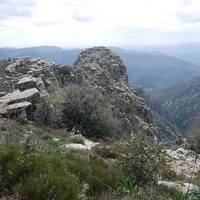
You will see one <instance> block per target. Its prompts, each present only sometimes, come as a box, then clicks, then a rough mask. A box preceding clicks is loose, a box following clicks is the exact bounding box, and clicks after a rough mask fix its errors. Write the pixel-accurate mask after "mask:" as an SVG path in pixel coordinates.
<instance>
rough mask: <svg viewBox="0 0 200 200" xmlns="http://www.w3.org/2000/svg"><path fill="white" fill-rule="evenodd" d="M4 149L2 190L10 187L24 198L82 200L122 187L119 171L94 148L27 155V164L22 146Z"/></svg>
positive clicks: (1, 155)
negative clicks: (120, 185)
mask: <svg viewBox="0 0 200 200" xmlns="http://www.w3.org/2000/svg"><path fill="white" fill-rule="evenodd" d="M0 150H1V151H0V194H1V192H3V190H7V191H9V193H10V194H12V195H17V196H18V197H19V198H20V199H35V200H36V199H75V200H76V199H77V200H78V199H80V197H86V196H87V197H89V196H93V195H95V194H97V193H101V192H102V191H105V190H107V189H109V188H113V189H117V188H118V187H119V185H118V180H119V177H118V174H117V171H116V170H115V169H114V168H111V167H110V165H109V164H108V162H107V161H106V160H104V159H103V158H101V157H99V156H98V155H96V154H94V153H92V152H87V151H86V152H84V151H66V152H65V153H63V154H61V155H60V154H51V153H42V152H40V153H37V157H35V158H36V159H35V158H34V159H33V157H32V156H27V158H26V159H27V160H25V163H26V165H22V161H23V160H24V156H23V150H22V148H19V147H14V146H10V147H8V146H7V147H6V148H5V147H1V149H0ZM34 153H36V152H34ZM28 155H32V151H31V153H30V154H29V153H28Z"/></svg>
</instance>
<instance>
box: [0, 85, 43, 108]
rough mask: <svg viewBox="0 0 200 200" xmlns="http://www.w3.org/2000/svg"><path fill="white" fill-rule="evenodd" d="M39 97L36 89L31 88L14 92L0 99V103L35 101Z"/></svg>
mask: <svg viewBox="0 0 200 200" xmlns="http://www.w3.org/2000/svg"><path fill="white" fill-rule="evenodd" d="M39 97H40V93H39V91H38V89H36V88H31V89H27V90H24V91H19V90H15V91H14V92H12V93H8V94H7V95H5V96H3V97H1V98H0V103H7V104H13V103H18V102H23V101H30V102H32V101H36V100H37V99H38V98H39Z"/></svg>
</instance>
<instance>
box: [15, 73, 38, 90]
mask: <svg viewBox="0 0 200 200" xmlns="http://www.w3.org/2000/svg"><path fill="white" fill-rule="evenodd" d="M36 87H37V83H36V79H35V78H33V77H30V76H28V77H23V78H22V79H20V80H19V81H18V83H17V85H16V88H17V89H19V90H21V91H23V90H26V89H30V88H36Z"/></svg>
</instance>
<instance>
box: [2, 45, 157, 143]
mask: <svg viewBox="0 0 200 200" xmlns="http://www.w3.org/2000/svg"><path fill="white" fill-rule="evenodd" d="M0 65H1V66H2V67H1V69H0V72H2V75H1V76H0V78H1V80H2V91H1V90H0V92H4V91H6V92H7V93H8V94H7V95H5V96H2V97H0V107H1V108H2V107H5V106H6V104H7V106H8V105H11V104H16V103H23V102H29V103H31V106H32V107H34V110H33V112H36V113H33V116H39V117H36V118H37V119H38V120H40V118H41V117H42V116H41V114H42V113H41V112H40V114H38V113H39V109H37V108H39V104H40V102H41V101H43V100H45V98H43V97H44V96H45V95H47V96H48V94H49V93H51V92H53V91H55V90H57V89H59V88H60V87H64V86H67V85H68V84H70V83H74V84H82V85H88V86H89V87H94V88H97V89H98V90H100V91H101V92H102V93H103V94H104V95H106V96H107V97H108V98H110V100H111V102H112V104H113V110H114V112H115V114H116V115H117V116H118V118H119V119H120V121H121V122H122V123H121V126H120V129H119V131H118V134H119V135H124V134H131V133H136V132H137V131H138V130H139V129H141V127H142V131H144V132H146V133H147V135H149V136H150V137H151V138H153V140H155V139H156V138H157V129H156V128H155V126H154V125H153V120H152V113H151V110H150V109H149V107H148V106H146V104H145V103H144V101H143V99H142V98H140V97H139V96H138V95H137V93H136V92H135V90H134V89H132V88H131V87H129V86H128V77H127V73H126V66H125V65H124V63H123V61H122V60H121V58H120V57H119V56H118V55H117V54H115V53H113V52H112V51H111V50H109V49H107V48H105V47H94V48H91V49H87V50H85V51H83V52H82V53H80V55H79V56H78V58H77V60H76V61H75V63H74V65H73V66H69V65H57V64H55V63H53V62H51V61H49V60H45V59H35V58H30V57H20V58H12V59H10V60H8V61H4V62H2V64H1V62H0ZM11 66H12V67H11ZM16 88H18V89H20V90H16ZM22 105H23V106H22V107H23V108H24V109H22V110H26V104H25V103H24V104H22ZM27 105H28V104H27ZM12 106H13V107H15V106H17V107H20V106H21V104H20V105H12ZM20 109H21V108H20ZM20 109H18V110H20Z"/></svg>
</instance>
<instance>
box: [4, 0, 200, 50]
mask: <svg viewBox="0 0 200 200" xmlns="http://www.w3.org/2000/svg"><path fill="white" fill-rule="evenodd" d="M0 41H1V42H0V47H29V46H40V45H55V46H60V47H65V48H71V47H92V46H97V45H102V46H119V47H122V46H129V45H154V44H155V45H157V44H162V45H163V44H164V45H166V44H178V43H186V42H200V0H0Z"/></svg>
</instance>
